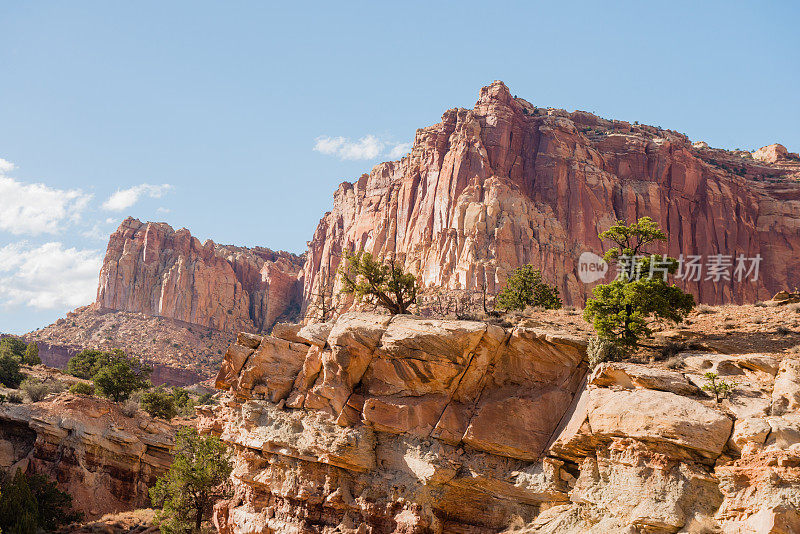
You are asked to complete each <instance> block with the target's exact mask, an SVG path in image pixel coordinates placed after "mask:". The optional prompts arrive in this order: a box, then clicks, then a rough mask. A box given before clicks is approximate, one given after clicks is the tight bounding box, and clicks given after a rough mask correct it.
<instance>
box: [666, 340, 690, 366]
mask: <svg viewBox="0 0 800 534" xmlns="http://www.w3.org/2000/svg"><path fill="white" fill-rule="evenodd" d="M686 348H687V345H686V343H684V342H682V341H670V342H668V343H667V344H666V345H664V346H663V347H662V348H661V358H660V359H662V360H669V359H671V358H673V357H674V356H676V355H677V354H678V353H680V352H683V351H685V350H686ZM681 361H682V359H681Z"/></svg>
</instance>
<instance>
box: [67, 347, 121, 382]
mask: <svg viewBox="0 0 800 534" xmlns="http://www.w3.org/2000/svg"><path fill="white" fill-rule="evenodd" d="M123 354H124V353H123V352H122V350H120V349H114V350H112V351H102V350H96V349H85V350H82V351H81V352H79V353H78V354H76V355H75V356H73V357H72V358H70V359H69V361H68V362H67V372H68V373H69V374H71V375H72V376H77V377H78V378H83V379H84V380H91V379H92V378H94V375H96V374H97V371H99V370H100V368H101V367H103V366H104V365H108V364H110V363H111V362H112V361H113V360H114V358H115V357H120V356H122V355H123Z"/></svg>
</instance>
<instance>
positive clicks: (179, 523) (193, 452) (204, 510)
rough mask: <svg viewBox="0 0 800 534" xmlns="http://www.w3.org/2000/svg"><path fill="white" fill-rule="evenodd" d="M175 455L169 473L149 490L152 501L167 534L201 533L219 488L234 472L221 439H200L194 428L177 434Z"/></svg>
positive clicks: (208, 437) (210, 437) (228, 454)
mask: <svg viewBox="0 0 800 534" xmlns="http://www.w3.org/2000/svg"><path fill="white" fill-rule="evenodd" d="M174 453H175V460H174V461H173V462H172V466H170V468H169V471H167V472H166V473H165V474H164V475H163V476H162V477H161V478H159V479H158V482H157V483H156V485H155V486H154V487H153V488H151V489H150V499H151V500H152V501H153V503H154V504H155V505H156V506H159V507H160V508H161V511H160V512H159V513H158V520H159V522H160V527H161V532H163V533H164V534H184V533H187V532H200V529H201V527H202V523H203V519H204V517H206V515H207V514H208V513H209V512H210V511H211V507H212V505H213V504H214V501H215V499H216V497H217V496H218V495H219V491H218V488H219V486H220V485H221V484H222V483H223V482H225V481H226V480H227V478H228V477H229V476H230V474H231V471H232V470H233V466H232V464H231V460H230V453H229V452H228V449H227V447H226V446H225V444H224V443H222V442H221V441H220V440H219V438H216V437H214V436H201V435H200V434H198V432H197V430H196V429H194V428H185V429H183V430H181V431H179V432H178V436H177V438H176V443H175V449H174Z"/></svg>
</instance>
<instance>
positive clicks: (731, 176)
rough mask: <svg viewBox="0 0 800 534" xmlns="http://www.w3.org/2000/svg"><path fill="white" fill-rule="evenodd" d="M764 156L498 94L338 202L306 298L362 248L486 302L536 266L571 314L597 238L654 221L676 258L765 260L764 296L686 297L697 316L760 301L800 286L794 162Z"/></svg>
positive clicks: (326, 220)
mask: <svg viewBox="0 0 800 534" xmlns="http://www.w3.org/2000/svg"><path fill="white" fill-rule="evenodd" d="M768 148H770V147H765V149H762V150H761V151H759V152H758V153H757V154H756V155H757V156H758V157H755V158H754V157H753V154H751V153H749V152H743V151H738V152H730V151H725V150H716V149H710V148H708V147H707V145H706V144H705V143H697V144H695V145H692V143H691V142H690V141H689V139H688V138H687V137H686V136H685V135H683V134H680V133H677V132H674V131H670V130H663V129H661V128H656V127H652V126H644V125H638V124H633V125H632V124H629V123H627V122H624V121H612V120H605V119H602V118H599V117H596V116H594V115H592V114H590V113H586V112H581V111H576V112H573V113H568V112H566V111H563V110H557V109H543V108H536V107H534V106H533V105H531V104H530V103H528V102H527V101H525V100H523V99H520V98H516V97H512V96H511V94H510V93H509V91H508V89H507V88H506V86H505V85H504V84H503V83H502V82H494V83H493V84H491V85H490V86H488V87H484V88H483V89H481V91H480V98H479V100H478V102H477V104H476V105H475V107H474V108H473V109H472V110H466V109H451V110H449V111H447V112H445V114H444V115H443V117H442V122H441V123H439V124H436V125H434V126H430V127H427V128H423V129H421V130H418V131H417V134H416V138H415V140H414V146H413V148H412V150H411V153H410V154H409V155H407V156H406V157H404V158H403V159H402V160H400V161H394V162H389V163H382V164H380V165H378V166H376V167H375V168H374V169H372V171H371V172H370V173H369V174H365V175H363V176H361V178H359V179H358V181H356V182H355V183H343V184H341V185H340V186H339V189H338V190H337V191H336V193H335V195H334V206H333V210H332V211H331V212H329V213H327V214H326V215H325V216H324V217H323V218H322V220H321V221H320V223H319V226H318V227H317V230H316V232H315V234H314V238H313V240H312V241H311V242H310V246H309V252H308V255H307V258H306V266H305V273H306V276H305V289H304V290H305V296H306V298H307V299H308V298H309V296H310V295H313V294H315V293H316V292H318V288H319V287H320V284H321V283H322V284H324V282H325V278H326V276H327V273H334V272H335V269H336V266H337V265H338V262H339V261H340V258H341V255H342V252H343V251H344V250H348V249H350V250H354V249H361V248H364V249H366V250H367V251H370V252H373V253H375V254H379V255H381V256H384V257H386V256H388V255H396V256H397V258H398V259H401V260H402V261H404V262H405V264H406V266H407V267H408V268H409V269H410V270H411V271H413V272H414V273H415V274H417V275H418V277H420V279H421V281H422V282H423V283H424V284H425V285H429V286H430V285H436V286H444V287H448V288H452V289H457V288H467V289H470V288H479V287H481V285H482V283H483V281H484V280H485V282H486V283H487V286H488V288H489V289H490V290H492V291H495V290H497V289H499V287H500V286H502V284H503V283H504V281H505V278H506V276H507V275H508V273H509V272H510V271H511V270H512V269H514V268H516V267H519V266H520V265H523V264H527V263H532V264H534V265H536V266H538V267H540V268H541V269H542V270H543V272H544V274H545V277H546V278H547V279H549V280H551V281H553V282H555V283H557V284H558V286H559V287H560V289H561V292H562V294H563V295H564V297H565V302H566V303H572V304H582V303H583V302H584V300H585V298H586V296H587V295H589V294H590V291H589V290H590V287H589V286H587V285H584V284H582V283H581V282H580V281H579V280H578V277H577V271H576V264H577V259H578V256H579V255H580V254H581V252H582V251H585V250H591V251H595V252H602V250H603V245H604V244H603V243H601V242H600V240H599V239H598V237H597V235H598V233H599V232H601V231H603V230H606V229H607V228H608V227H609V226H610V225H611V224H612V223H613V222H614V221H615V220H616V219H627V220H629V221H631V220H634V219H635V218H638V217H642V216H645V215H648V216H651V217H653V218H654V219H656V220H657V221H658V222H659V223H660V224H661V226H662V228H664V229H665V230H666V231H667V232H668V234H669V238H670V240H669V243H668V247H667V252H669V253H670V254H671V255H673V256H676V257H677V256H678V255H679V254H680V253H683V254H685V255H689V254H703V255H710V254H719V253H722V254H731V255H737V254H744V255H745V256H746V257H754V256H756V254H760V255H761V256H762V258H763V261H762V263H761V273H760V275H761V276H760V278H759V281H758V282H757V283H737V282H735V281H722V282H713V281H705V280H703V279H701V280H700V281H699V282H692V283H688V284H686V285H685V287H686V288H687V289H688V290H689V291H691V292H693V293H694V294H695V295H696V296H697V297H699V300H701V301H703V302H709V303H720V302H743V301H752V300H755V299H764V298H767V297H768V296H770V295H772V294H773V293H775V291H776V290H779V289H783V288H786V287H794V286H797V285H800V265H798V263H797V262H794V261H790V259H791V258H796V257H798V254H800V183H798V177H800V161H798V160H797V159H796V158H797V156H796V154H789V153H787V151H786V149H783V150H778V151H776V150H766V149H768ZM780 148H783V147H780ZM761 152H764V153H766V152H769V154H771V155H773V156H774V157H762V156H763V154H761ZM773 153H774V154H773ZM612 269H613V267H612ZM703 278H705V273H703Z"/></svg>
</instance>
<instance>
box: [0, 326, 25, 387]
mask: <svg viewBox="0 0 800 534" xmlns="http://www.w3.org/2000/svg"><path fill="white" fill-rule="evenodd" d="M6 339H8V338H6ZM19 367H20V366H19V360H17V359H16V358H15V357H14V356H13V355H11V354H0V384H3V385H4V386H6V387H7V388H11V389H17V388H18V387H19V385H20V383H21V382H22V380H23V379H24V378H25V375H23V374H22V372H21V371H20V369H19Z"/></svg>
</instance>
